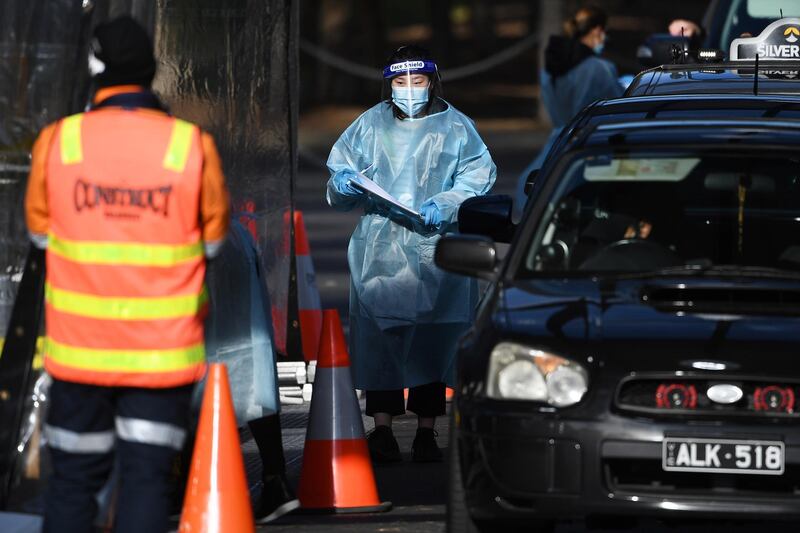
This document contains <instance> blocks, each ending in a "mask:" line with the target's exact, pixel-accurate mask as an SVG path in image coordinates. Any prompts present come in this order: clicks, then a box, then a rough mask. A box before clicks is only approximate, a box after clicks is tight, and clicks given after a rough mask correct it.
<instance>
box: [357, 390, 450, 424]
mask: <svg viewBox="0 0 800 533" xmlns="http://www.w3.org/2000/svg"><path fill="white" fill-rule="evenodd" d="M445 391H446V387H445V384H444V383H428V384H427V385H420V386H419V387H411V388H410V389H409V390H408V410H409V411H411V412H412V413H415V414H416V415H417V416H421V417H423V418H432V417H435V416H444V414H445V412H446V408H447V400H446V398H445ZM366 411H367V416H375V413H388V414H390V415H392V416H398V415H402V414H403V413H405V412H406V404H405V398H404V395H403V389H397V390H368V391H367V409H366Z"/></svg>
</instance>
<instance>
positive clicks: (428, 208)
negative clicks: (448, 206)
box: [419, 200, 444, 228]
mask: <svg viewBox="0 0 800 533" xmlns="http://www.w3.org/2000/svg"><path fill="white" fill-rule="evenodd" d="M419 214H420V215H422V216H423V218H424V219H425V225H426V226H430V227H436V228H438V227H440V226H441V225H442V224H444V217H443V216H442V212H441V211H440V210H439V208H438V207H436V204H435V203H434V202H433V200H427V201H425V202H424V203H423V204H422V205H421V206H420V208H419Z"/></svg>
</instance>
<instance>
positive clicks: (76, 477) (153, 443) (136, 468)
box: [43, 380, 193, 533]
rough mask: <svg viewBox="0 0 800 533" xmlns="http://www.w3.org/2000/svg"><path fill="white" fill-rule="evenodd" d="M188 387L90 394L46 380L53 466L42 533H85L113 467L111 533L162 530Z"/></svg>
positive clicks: (186, 419) (166, 523) (166, 520)
mask: <svg viewBox="0 0 800 533" xmlns="http://www.w3.org/2000/svg"><path fill="white" fill-rule="evenodd" d="M192 388H193V386H191V385H190V386H184V387H175V388H169V389H144V388H128V387H97V386H93V385H83V384H79V383H71V382H67V381H60V380H53V385H52V387H51V389H50V396H49V398H48V409H49V411H48V414H47V423H46V425H45V428H44V431H45V437H46V438H47V443H48V447H49V449H50V454H51V458H52V463H53V474H52V475H51V477H50V480H49V482H48V486H47V492H46V496H45V498H46V499H45V515H44V529H43V531H44V532H45V533H51V532H53V533H55V532H58V533H90V532H92V531H94V529H93V522H94V520H95V518H96V515H97V503H96V501H95V495H96V494H97V493H98V491H100V489H101V488H102V487H103V485H104V484H105V482H106V480H107V478H108V476H109V473H110V472H111V467H112V465H113V463H114V460H115V456H116V461H117V462H118V464H119V467H120V487H119V493H118V496H117V506H116V517H115V520H114V522H115V523H114V531H117V532H121V533H127V532H142V531H146V532H148V533H162V532H165V531H167V529H168V526H169V511H170V504H171V501H172V500H171V497H172V494H171V490H172V483H173V473H172V468H173V464H174V460H175V457H176V456H177V454H178V453H179V452H180V450H181V448H182V447H183V441H184V440H185V438H186V428H187V426H188V422H189V405H190V399H191V394H192Z"/></svg>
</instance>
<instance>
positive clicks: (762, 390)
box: [615, 375, 800, 420]
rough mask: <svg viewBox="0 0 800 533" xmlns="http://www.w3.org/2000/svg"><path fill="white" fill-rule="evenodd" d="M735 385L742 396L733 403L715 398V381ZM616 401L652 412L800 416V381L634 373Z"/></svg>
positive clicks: (629, 408)
mask: <svg viewBox="0 0 800 533" xmlns="http://www.w3.org/2000/svg"><path fill="white" fill-rule="evenodd" d="M718 384H729V385H735V386H737V387H738V388H739V389H741V391H742V393H743V394H742V397H741V399H739V400H738V401H736V402H734V403H730V404H723V403H717V402H714V401H712V400H711V399H710V398H709V397H708V395H707V391H708V390H709V388H710V387H712V386H713V385H718ZM615 405H616V407H617V408H618V409H620V410H622V411H629V412H634V413H642V414H644V413H646V414H649V415H651V416H664V417H669V416H674V415H681V416H684V417H685V416H687V415H688V416H692V415H696V416H701V417H702V416H719V415H725V416H728V415H730V416H749V417H754V418H776V417H777V418H783V419H787V420H792V419H798V420H800V383H791V382H786V381H766V380H758V381H756V380H750V379H740V378H731V379H722V380H721V379H718V378H717V379H713V380H712V379H705V378H692V377H689V378H687V377H675V376H674V375H672V376H653V377H641V376H637V377H632V378H626V379H625V380H623V381H622V383H621V384H620V386H619V388H618V389H617V395H616V398H615Z"/></svg>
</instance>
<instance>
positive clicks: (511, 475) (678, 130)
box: [436, 95, 800, 532]
mask: <svg viewBox="0 0 800 533" xmlns="http://www.w3.org/2000/svg"><path fill="white" fill-rule="evenodd" d="M510 212H511V205H510V199H508V198H505V197H483V198H476V199H473V200H470V201H468V202H467V203H465V204H464V206H463V207H462V209H461V211H460V213H459V221H460V222H459V223H460V226H461V229H462V233H473V234H480V235H459V236H450V237H446V238H443V239H442V240H441V242H440V243H439V246H438V248H437V252H436V257H437V262H438V264H439V265H440V266H441V267H442V268H445V269H447V270H450V271H453V272H459V273H462V274H464V275H470V276H477V277H481V278H484V279H487V280H489V281H490V284H489V288H488V290H487V292H486V294H485V297H484V299H483V301H482V303H481V306H480V309H479V314H478V318H477V321H476V324H475V326H474V328H473V329H472V330H471V331H470V332H469V334H468V335H467V337H466V338H465V339H464V340H463V342H462V345H461V349H460V353H459V361H458V385H457V389H456V391H457V395H456V399H455V403H454V409H453V411H454V423H453V426H452V428H453V429H452V442H451V453H452V457H451V479H450V496H449V497H450V501H449V511H448V528H449V531H451V532H456V531H457V532H474V531H483V530H492V531H494V530H498V526H497V524H498V523H500V522H502V523H503V524H504V528H503V530H513V529H514V528H515V527H519V528H520V529H524V530H526V531H532V530H533V531H536V530H537V528H538V530H542V531H544V530H547V528H548V527H550V526H551V525H552V523H553V521H556V520H559V519H563V518H567V517H569V518H573V517H578V518H580V517H594V516H603V515H620V514H623V515H634V516H635V515H661V516H667V517H670V518H682V517H705V518H716V517H745V518H748V517H749V518H759V519H777V518H780V519H798V520H800V98H797V97H791V96H775V95H773V96H763V95H762V96H747V95H679V96H662V97H658V96H651V97H646V98H635V97H632V98H623V99H619V100H612V101H606V102H599V103H596V104H594V105H592V106H590V107H589V108H587V109H586V110H585V111H584V112H583V113H582V114H581V115H579V117H577V118H576V119H575V121H574V122H573V123H572V125H571V126H570V127H568V128H567V129H566V130H565V132H564V133H563V135H562V136H561V138H560V139H559V140H558V142H557V143H556V145H555V147H554V148H553V151H552V152H551V154H550V157H549V158H548V160H547V161H546V163H545V165H544V167H543V168H542V170H541V172H539V174H538V175H536V176H535V179H533V183H532V191H531V194H530V200H529V202H528V205H527V207H526V209H525V215H524V217H523V219H522V221H521V222H520V223H519V224H518V225H514V224H513V223H512V222H511V216H510ZM508 240H510V241H511V244H510V247H509V248H508V250H507V253H506V254H505V257H504V258H502V260H501V259H498V253H499V247H498V246H497V245H496V241H508ZM489 524H491V525H489Z"/></svg>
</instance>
